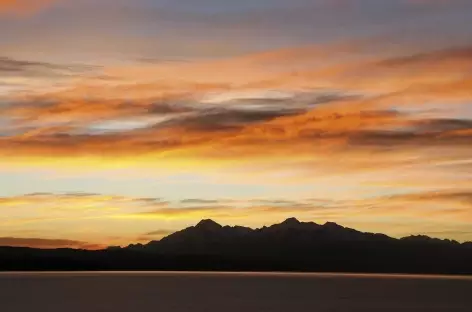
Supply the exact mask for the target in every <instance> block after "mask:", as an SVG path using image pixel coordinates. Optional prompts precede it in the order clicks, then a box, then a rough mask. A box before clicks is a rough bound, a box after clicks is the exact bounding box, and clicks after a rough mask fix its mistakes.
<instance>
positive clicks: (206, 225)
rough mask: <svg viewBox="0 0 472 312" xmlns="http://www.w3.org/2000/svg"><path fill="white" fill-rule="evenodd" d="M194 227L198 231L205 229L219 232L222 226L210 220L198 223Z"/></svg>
mask: <svg viewBox="0 0 472 312" xmlns="http://www.w3.org/2000/svg"><path fill="white" fill-rule="evenodd" d="M195 227H196V228H199V229H205V230H219V229H221V228H222V227H223V226H222V225H221V224H218V223H216V222H215V221H213V220H211V219H205V220H202V221H200V222H198V224H197V225H196V226H195Z"/></svg>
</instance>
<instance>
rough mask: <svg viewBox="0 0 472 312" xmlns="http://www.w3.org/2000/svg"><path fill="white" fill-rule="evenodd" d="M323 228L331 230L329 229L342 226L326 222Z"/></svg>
mask: <svg viewBox="0 0 472 312" xmlns="http://www.w3.org/2000/svg"><path fill="white" fill-rule="evenodd" d="M323 226H324V227H326V228H331V229H339V228H344V227H343V226H341V225H339V224H337V223H334V222H326V223H325V224H324V225H323Z"/></svg>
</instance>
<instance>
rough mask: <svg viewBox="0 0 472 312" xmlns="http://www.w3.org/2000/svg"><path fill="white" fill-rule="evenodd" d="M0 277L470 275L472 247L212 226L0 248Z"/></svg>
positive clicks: (332, 230) (331, 227)
mask: <svg viewBox="0 0 472 312" xmlns="http://www.w3.org/2000/svg"><path fill="white" fill-rule="evenodd" d="M0 270H21V271H30V270H33V271H36V270H37V271H43V270H46V271H48V270H182V271H189V270H190V271H299V272H304V271H307V272H353V273H355V272H358V273H359V272H361V273H415V274H472V243H471V242H468V243H459V242H457V241H454V240H441V239H436V238H430V237H428V236H409V237H405V238H401V239H396V238H392V237H389V236H387V235H384V234H376V233H364V232H360V231H357V230H354V229H351V228H346V227H343V226H341V225H338V224H336V223H332V222H328V223H325V224H323V225H321V224H316V223H314V222H300V221H298V220H297V219H295V218H290V219H287V220H285V221H284V222H282V223H280V224H275V225H272V226H269V227H262V228H260V229H251V228H248V227H242V226H234V227H231V226H222V225H220V224H218V223H216V222H214V221H213V220H202V221H200V222H199V223H198V224H197V225H195V226H191V227H189V228H186V229H184V230H181V231H178V232H175V233H173V234H171V235H169V236H167V237H164V238H163V239H161V240H159V241H151V242H149V243H148V244H133V245H129V246H127V247H109V248H107V249H105V250H98V251H90V250H75V249H50V250H43V249H33V248H18V247H0Z"/></svg>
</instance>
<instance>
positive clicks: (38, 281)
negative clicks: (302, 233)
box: [0, 272, 472, 312]
mask: <svg viewBox="0 0 472 312" xmlns="http://www.w3.org/2000/svg"><path fill="white" fill-rule="evenodd" d="M0 308H1V309H0V310H1V311H6V312H29V311H32V312H125V311H126V312H128V311H130V312H144V311H163V312H183V311H192V312H212V311H215V312H243V311H244V312H246V311H257V312H265V311H267V312H278V311H290V312H298V311H316V312H336V311H352V312H367V311H372V312H374V311H375V312H378V311H382V312H383V311H395V312H396V311H401V312H409V311H411V312H421V311H428V312H429V311H436V312H437V311H444V312H454V311H456V312H471V311H472V278H469V277H444V276H443V277H434V276H402V275H390V276H386V275H339V274H285V273H196V272H195V273H176V272H167V273H163V272H139V273H134V272H108V273H104V272H96V273H0Z"/></svg>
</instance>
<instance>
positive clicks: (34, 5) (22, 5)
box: [0, 0, 56, 14]
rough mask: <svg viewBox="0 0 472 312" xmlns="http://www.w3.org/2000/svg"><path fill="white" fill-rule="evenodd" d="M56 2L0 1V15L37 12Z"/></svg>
mask: <svg viewBox="0 0 472 312" xmlns="http://www.w3.org/2000/svg"><path fill="white" fill-rule="evenodd" d="M55 1H56V0H0V14H2V13H3V14H9V13H13V14H30V13H33V12H37V11H39V10H41V9H43V8H45V7H46V6H48V5H51V4H52V3H53V2H55Z"/></svg>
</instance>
